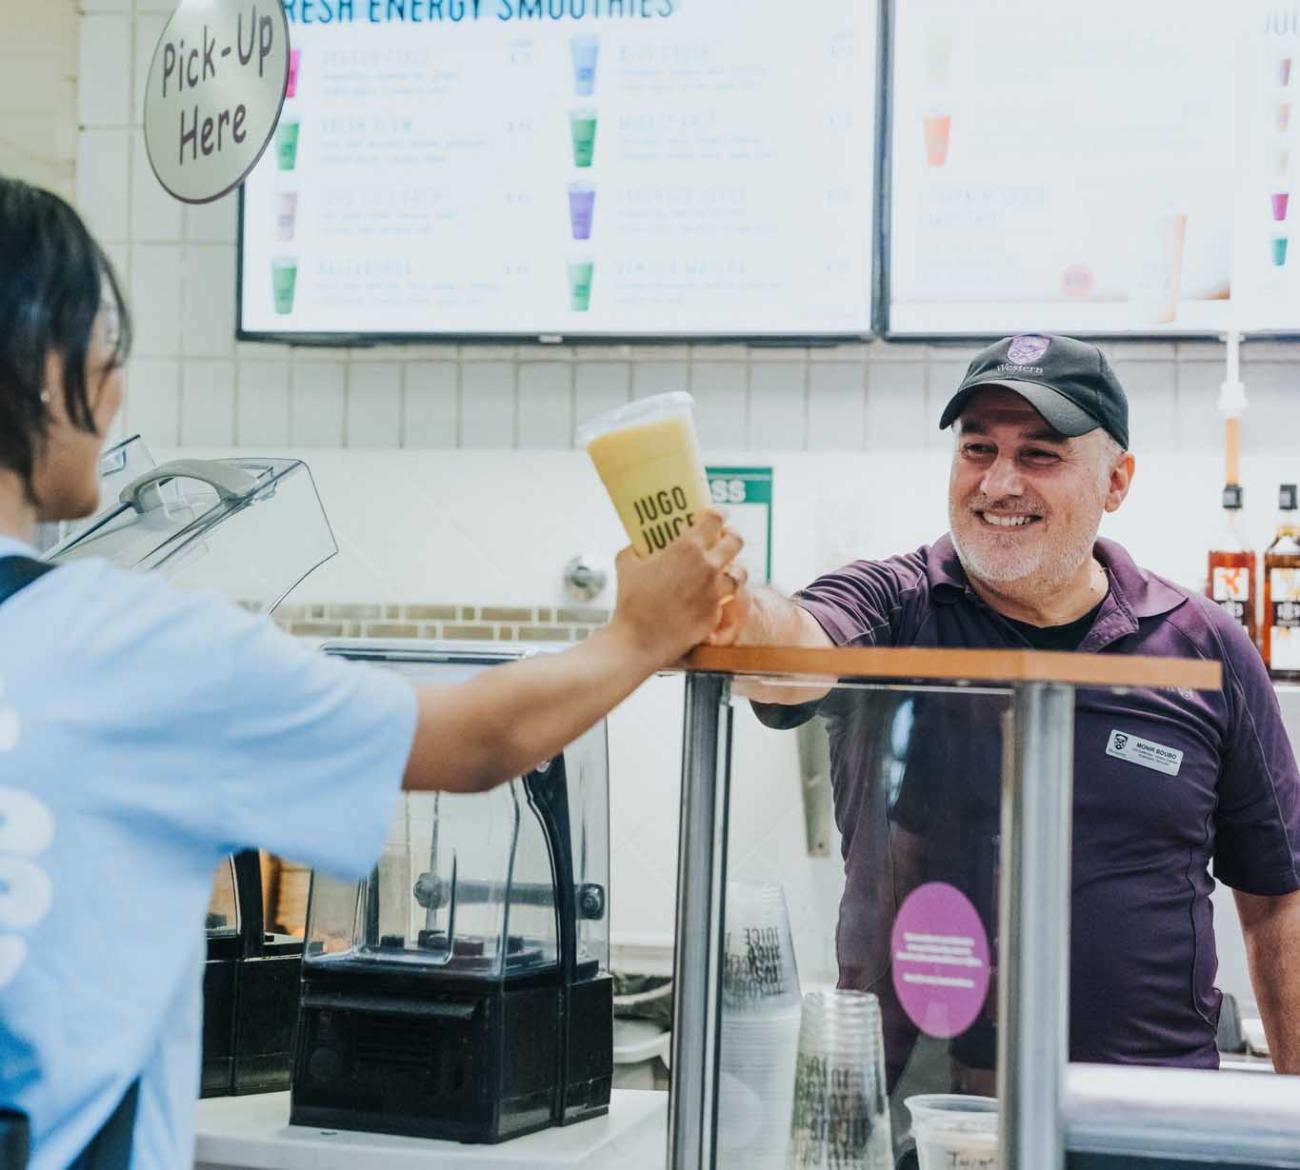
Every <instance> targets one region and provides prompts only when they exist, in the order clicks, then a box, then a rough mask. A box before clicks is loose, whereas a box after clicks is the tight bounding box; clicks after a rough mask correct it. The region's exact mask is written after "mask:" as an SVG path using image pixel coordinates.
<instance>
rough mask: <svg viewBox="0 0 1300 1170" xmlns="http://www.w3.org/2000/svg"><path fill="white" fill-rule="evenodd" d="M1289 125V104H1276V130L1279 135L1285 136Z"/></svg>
mask: <svg viewBox="0 0 1300 1170" xmlns="http://www.w3.org/2000/svg"><path fill="white" fill-rule="evenodd" d="M1290 125H1291V103H1290V102H1278V103H1277V129H1278V133H1279V134H1285V133H1286V132H1287V128H1288V127H1289V126H1290Z"/></svg>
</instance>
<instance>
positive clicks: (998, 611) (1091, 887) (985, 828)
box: [714, 335, 1300, 1090]
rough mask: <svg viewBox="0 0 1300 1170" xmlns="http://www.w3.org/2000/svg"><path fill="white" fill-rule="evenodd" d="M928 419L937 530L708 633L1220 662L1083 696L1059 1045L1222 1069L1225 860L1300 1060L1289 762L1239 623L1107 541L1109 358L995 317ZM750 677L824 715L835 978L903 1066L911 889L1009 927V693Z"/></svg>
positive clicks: (1296, 837) (1121, 469)
mask: <svg viewBox="0 0 1300 1170" xmlns="http://www.w3.org/2000/svg"><path fill="white" fill-rule="evenodd" d="M940 425H941V426H943V427H950V426H951V427H954V429H955V432H956V444H955V449H954V454H953V461H952V471H951V475H950V479H949V493H948V512H949V524H950V531H949V532H948V534H947V535H945V536H943V537H942V538H940V539H939V540H937V541H936V542H935V543H934V544H933V545H929V546H925V547H922V548H920V549H918V550H917V551H916V552H913V553H908V554H904V555H901V556H896V557H891V558H889V559H887V560H883V561H874V562H869V561H856V562H854V563H852V564H850V565H846V566H845V567H843V568H842V569H839V570H837V571H835V572H833V573H829V574H827V575H826V576H824V577H821V578H819V579H818V580H817V581H814V582H813V583H812V584H811V585H809V586H808V587H807V588H806V589H803V590H801V591H800V592H799V593H797V594H796V595H795V597H794V598H793V599H787V598H784V597H782V596H780V595H779V594H777V593H775V592H773V591H771V590H757V591H750V590H748V589H746V590H742V592H741V594H740V596H738V597H737V599H736V602H735V603H733V605H732V606H731V607H729V608H730V611H731V612H729V614H728V615H727V618H726V625H725V626H724V627H723V628H722V629H721V630H719V631H718V633H717V634H715V636H714V641H715V642H716V643H718V644H730V643H746V644H756V645H786V646H789V645H802V646H830V645H835V646H843V645H886V646H932V647H963V648H1022V649H1023V648H1026V647H1034V648H1039V649H1052V650H1078V651H1081V652H1090V653H1106V654H1145V655H1166V656H1180V657H1205V658H1214V659H1217V660H1219V661H1221V662H1222V663H1223V665H1224V688H1223V691H1222V692H1221V693H1213V694H1210V693H1206V694H1197V693H1193V692H1191V691H1154V690H1133V691H1130V692H1127V693H1125V694H1123V695H1115V694H1110V693H1103V692H1095V691H1086V690H1081V691H1080V692H1079V697H1078V703H1077V709H1076V716H1075V732H1076V734H1075V766H1074V774H1075V817H1074V829H1075V832H1074V848H1073V857H1072V864H1073V905H1072V919H1071V925H1072V948H1071V1059H1072V1060H1076V1061H1103V1062H1116V1063H1135V1064H1170V1065H1186V1066H1191V1067H1216V1066H1217V1064H1218V1054H1217V1049H1216V1044H1215V1031H1216V1023H1217V1020H1218V1014H1219V1005H1220V998H1221V997H1220V995H1219V992H1218V991H1217V990H1216V989H1215V987H1214V978H1215V972H1216V968H1217V959H1216V956H1215V949H1214V930H1213V912H1212V908H1211V904H1210V893H1211V891H1212V890H1213V888H1214V879H1213V878H1212V877H1211V876H1210V870H1211V866H1212V867H1213V873H1214V877H1217V878H1218V880H1220V881H1223V882H1226V883H1227V884H1228V885H1230V886H1232V887H1233V888H1234V890H1235V892H1236V898H1237V904H1238V908H1239V911H1240V914H1241V919H1242V925H1243V929H1244V931H1245V936H1246V944H1247V953H1248V957H1249V959H1250V965H1251V976H1252V981H1253V983H1254V987H1255V992H1256V997H1257V999H1258V1001H1259V1006H1260V1010H1261V1014H1262V1015H1263V1017H1264V1024H1265V1030H1266V1032H1267V1034H1268V1037H1269V1042H1270V1047H1271V1051H1272V1054H1273V1059H1274V1064H1275V1065H1276V1067H1277V1068H1278V1069H1279V1070H1281V1071H1286V1072H1300V893H1297V891H1300V772H1298V771H1297V767H1296V761H1295V757H1294V754H1293V752H1292V750H1291V747H1290V744H1289V742H1288V740H1287V737H1286V733H1285V730H1284V728H1283V725H1282V720H1281V714H1280V711H1279V709H1278V704H1277V698H1276V695H1275V694H1274V692H1273V689H1272V686H1271V684H1270V681H1269V679H1268V676H1267V673H1266V671H1265V670H1264V667H1263V664H1262V662H1261V660H1260V658H1259V655H1258V653H1257V652H1256V651H1255V648H1254V647H1253V646H1252V645H1251V644H1250V641H1249V639H1248V638H1247V637H1246V635H1245V634H1244V632H1243V631H1242V629H1241V627H1240V626H1239V625H1238V624H1237V623H1236V622H1235V621H1234V620H1232V619H1231V618H1229V617H1228V616H1227V615H1226V614H1225V613H1224V612H1223V611H1222V610H1220V609H1219V608H1218V607H1216V606H1215V605H1214V604H1212V603H1211V602H1209V601H1207V600H1206V599H1204V598H1202V597H1200V596H1197V595H1195V594H1192V593H1190V592H1189V591H1188V590H1185V589H1183V588H1181V587H1179V586H1177V585H1174V584H1172V583H1171V582H1169V581H1166V580H1164V579H1163V578H1160V577H1158V576H1156V575H1155V574H1153V573H1150V572H1147V571H1146V570H1143V569H1141V568H1139V567H1138V566H1137V565H1136V564H1135V563H1134V561H1133V560H1132V558H1131V557H1130V556H1129V554H1128V553H1127V552H1126V551H1125V550H1124V549H1123V548H1122V547H1120V546H1119V545H1118V544H1115V543H1114V542H1112V541H1108V540H1101V539H1098V537H1097V531H1098V528H1099V526H1100V522H1101V518H1102V516H1103V514H1104V513H1106V512H1113V511H1115V510H1116V509H1118V508H1119V507H1120V505H1121V504H1122V503H1123V502H1124V499H1125V497H1126V496H1127V494H1128V490H1129V485H1130V483H1131V482H1132V478H1133V473H1134V466H1135V461H1134V458H1133V455H1132V454H1131V453H1129V451H1128V450H1127V448H1128V442H1129V434H1128V404H1127V400H1126V398H1125V395H1124V391H1123V389H1122V387H1121V386H1120V384H1119V380H1118V379H1117V378H1116V376H1115V374H1114V371H1113V370H1112V369H1111V367H1110V365H1109V363H1108V362H1107V361H1106V358H1105V357H1104V355H1103V354H1102V353H1101V352H1100V351H1099V350H1098V349H1097V348H1096V347H1094V346H1092V345H1088V344H1086V343H1084V342H1080V341H1076V340H1074V339H1072V338H1066V337H1050V336H1038V335H1030V336H1019V337H1012V338H1005V339H1003V340H1002V341H1000V342H997V343H996V344H994V345H992V346H989V347H988V348H987V349H985V350H983V351H982V352H980V353H979V354H978V355H977V356H976V357H975V359H974V360H973V361H972V362H971V364H970V367H969V368H968V369H967V371H966V376H965V377H964V378H963V380H962V383H961V385H960V386H959V387H958V388H957V391H956V393H955V394H954V395H953V397H952V399H951V400H950V401H949V403H948V405H947V407H946V408H945V409H944V412H943V415H942V417H941V419H940ZM751 697H753V698H755V699H761V700H763V701H762V702H760V703H756V705H755V706H756V710H757V712H758V714H759V716H760V718H762V719H763V720H764V722H766V723H768V724H770V725H773V726H779V727H791V726H795V725H797V724H798V723H801V722H804V721H806V720H807V719H808V718H810V717H811V716H812V714H814V713H820V714H821V715H823V716H824V717H825V718H826V719H827V722H828V729H829V731H830V735H831V744H832V783H833V788H834V795H835V811H836V820H837V824H838V825H839V828H840V832H841V835H842V838H843V853H844V861H845V891H844V896H843V899H842V901H841V906H840V918H839V926H838V930H837V952H838V960H839V968H840V984H841V986H844V987H852V988H858V989H861V990H870V991H874V992H876V993H877V994H879V995H880V997H881V1000H882V1003H883V1005H884V1008H885V1018H886V1049H887V1063H888V1065H889V1071H890V1075H891V1080H896V1079H897V1078H898V1077H899V1076H900V1075H902V1073H903V1071H904V1068H905V1066H906V1064H907V1061H908V1058H909V1055H910V1054H911V1051H912V1044H913V1042H914V1040H915V1038H916V1035H917V1032H918V1030H920V1031H924V1030H925V1021H924V1020H921V1019H916V1018H914V1016H913V1014H912V1013H910V1012H909V1011H908V1009H907V1007H906V1005H905V1004H904V1003H902V1002H900V998H899V996H897V995H896V994H895V989H894V981H893V979H892V972H891V967H890V964H891V948H890V945H889V941H890V927H891V920H892V916H893V912H894V910H895V909H896V908H897V906H898V905H899V903H900V902H901V901H902V900H903V898H904V897H905V896H906V894H907V893H908V891H909V890H910V889H912V888H914V887H916V886H917V885H920V884H922V883H927V882H933V881H940V882H944V883H945V884H947V885H948V886H951V887H955V888H956V889H957V890H958V891H960V892H961V894H962V895H964V896H965V897H966V899H967V900H968V901H969V902H970V903H971V904H972V905H973V906H974V908H975V909H976V911H977V912H978V914H979V916H980V919H981V921H982V924H983V926H984V928H985V930H986V931H987V932H988V935H989V938H990V940H991V941H992V942H993V945H994V947H995V948H996V944H997V925H998V924H997V920H996V897H995V894H994V891H995V889H996V865H997V855H998V833H999V831H1000V830H999V821H998V778H999V774H1000V767H1001V735H1000V729H999V728H1000V725H999V715H1000V713H1001V711H1002V710H1003V707H1004V701H1003V700H1001V699H998V698H996V697H980V696H969V695H968V696H962V697H960V700H959V701H958V700H957V699H953V698H950V697H945V696H942V695H928V696H917V697H914V698H912V699H905V698H904V699H886V698H883V697H881V696H879V695H871V694H866V695H863V694H861V693H859V694H858V695H856V696H854V695H851V694H850V693H849V692H845V691H837V692H833V693H832V694H831V695H830V696H829V697H828V698H826V699H824V700H823V701H821V702H820V703H808V702H806V700H807V699H808V692H807V691H806V690H805V691H797V690H783V689H782V688H779V687H764V688H761V689H755V690H754V691H753V692H752V694H751ZM900 718H903V719H904V725H906V720H910V721H911V723H910V734H908V735H906V736H905V737H904V738H905V739H906V742H907V748H906V750H905V752H904V753H903V755H904V756H905V759H904V760H903V761H902V768H903V771H902V779H901V783H900V782H898V781H893V782H890V781H888V780H887V779H886V777H887V775H888V772H889V769H888V767H887V766H885V765H886V764H887V761H885V760H884V759H883V755H882V753H886V754H887V753H888V750H889V749H888V747H887V744H888V740H889V738H890V737H889V734H888V732H889V729H891V728H892V729H893V730H894V731H895V732H896V731H897V728H898V726H899V723H898V720H899V719H900ZM882 745H885V746H882ZM993 1029H994V1024H993V1019H992V1008H991V1001H990V1006H989V1008H988V1009H987V1010H986V1011H985V1012H984V1014H983V1016H982V1017H981V1018H979V1019H978V1020H976V1022H975V1023H974V1024H973V1025H971V1026H970V1027H969V1028H968V1029H966V1030H965V1031H963V1032H962V1034H961V1035H958V1036H955V1037H953V1038H952V1046H951V1055H952V1058H953V1064H952V1082H953V1087H955V1088H959V1089H967V1090H970V1089H981V1088H986V1087H987V1086H988V1085H989V1084H990V1083H991V1076H990V1075H988V1070H991V1069H992V1060H993V1052H994V1050H995V1044H994V1037H993Z"/></svg>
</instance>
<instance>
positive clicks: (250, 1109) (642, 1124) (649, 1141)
mask: <svg viewBox="0 0 1300 1170" xmlns="http://www.w3.org/2000/svg"><path fill="white" fill-rule="evenodd" d="M667 1129H668V1094H667V1093H651V1092H626V1091H620V1090H617V1089H616V1090H615V1091H614V1094H613V1097H612V1099H611V1101H610V1107H609V1114H608V1115H607V1116H605V1117H596V1118H592V1119H591V1120H590V1121H582V1122H579V1123H578V1124H577V1125H570V1126H565V1127H563V1128H555V1129H547V1130H543V1131H542V1132H540V1133H534V1134H529V1135H528V1136H527V1137H521V1138H516V1139H514V1140H513V1141H509V1142H502V1143H501V1144H500V1145H495V1146H484V1145H477V1146H471V1145H461V1144H460V1143H458V1142H439V1141H430V1140H428V1139H425V1138H410V1137H395V1136H393V1135H391V1134H377V1133H360V1132H353V1131H350V1130H329V1129H309V1128H306V1127H302V1126H296V1125H290V1124H289V1094H288V1093H264V1094H262V1095H260V1096H255V1097H219V1098H213V1099H212V1100H208V1101H200V1102H199V1109H198V1125H197V1141H196V1145H195V1170H372V1168H373V1170H381V1168H383V1170H388V1168H389V1167H392V1168H393V1170H402V1168H408V1170H524V1168H528V1170H545V1168H547V1167H551V1168H556V1170H558V1168H559V1167H565V1168H566V1170H663V1167H664V1165H665V1162H666V1156H665V1155H666V1151H667Z"/></svg>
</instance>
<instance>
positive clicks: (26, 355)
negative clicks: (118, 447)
mask: <svg viewBox="0 0 1300 1170" xmlns="http://www.w3.org/2000/svg"><path fill="white" fill-rule="evenodd" d="M105 302H107V303H108V304H109V305H110V306H112V307H114V308H116V310H117V315H118V321H119V323H120V324H119V329H118V337H117V343H116V346H115V348H114V352H113V356H112V359H111V363H110V366H109V370H106V371H105V373H108V372H110V371H111V370H112V369H115V368H117V367H119V366H120V365H121V364H122V363H123V362H124V361H125V360H126V355H127V353H128V351H129V350H130V344H131V343H130V335H131V329H130V319H129V316H128V314H127V308H126V302H125V300H124V298H123V296H122V289H121V286H120V285H119V283H118V280H117V276H116V275H115V274H114V272H113V266H112V264H110V263H109V260H108V257H107V256H105V255H104V251H103V249H102V248H100V246H99V245H98V244H97V243H96V242H95V240H94V238H93V237H92V236H91V234H90V233H89V232H88V231H87V230H86V225H85V224H83V223H82V222H81V217H80V216H78V215H77V213H76V212H75V211H73V209H72V208H71V207H69V206H68V204H67V203H65V202H64V201H63V200H62V199H60V198H59V197H58V196H57V195H52V194H51V193H50V192H49V191H42V190H39V189H38V188H36V187H31V186H29V185H28V184H26V183H22V182H19V181H18V180H16V179H6V178H4V177H3V176H0V467H6V468H8V469H9V470H11V471H14V472H16V473H17V474H18V476H19V477H20V478H21V479H22V481H23V484H24V487H25V489H26V492H27V495H28V498H29V499H33V500H34V496H33V490H32V475H33V473H34V470H35V466H36V461H37V458H38V457H39V455H40V451H41V448H42V446H43V445H44V442H45V437H46V433H47V430H48V427H49V417H50V416H49V410H48V406H47V402H48V399H46V398H44V397H43V394H44V393H49V394H55V393H57V392H58V390H59V387H56V386H48V387H47V386H46V385H45V363H46V358H47V356H48V355H49V354H50V353H56V354H58V356H59V357H60V358H61V359H62V362H63V387H62V391H63V397H64V402H65V403H66V406H67V412H68V418H69V419H70V420H71V421H72V423H73V424H74V425H75V426H77V427H80V428H81V429H82V430H85V431H91V432H93V431H94V429H95V420H94V416H93V415H92V413H91V410H90V399H89V397H88V394H87V386H86V354H87V351H88V350H89V348H90V342H91V337H92V335H93V331H94V326H95V321H96V319H97V318H98V317H99V312H100V308H101V307H102V306H103V305H104V304H105Z"/></svg>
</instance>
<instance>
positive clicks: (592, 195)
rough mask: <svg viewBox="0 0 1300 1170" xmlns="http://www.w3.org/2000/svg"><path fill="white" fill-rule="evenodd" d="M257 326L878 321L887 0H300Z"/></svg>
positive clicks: (416, 332)
mask: <svg viewBox="0 0 1300 1170" xmlns="http://www.w3.org/2000/svg"><path fill="white" fill-rule="evenodd" d="M284 8H285V12H286V14H287V16H288V18H289V22H290V31H291V44H292V54H291V66H290V79H289V88H288V97H287V100H286V103H285V109H284V114H283V115H282V118H281V122H280V125H279V128H278V132H277V137H276V141H275V143H274V145H273V148H272V149H271V150H269V151H268V152H267V155H266V156H265V157H264V158H263V160H262V162H261V163H260V164H259V165H258V167H257V169H256V170H255V171H254V172H253V174H252V175H251V176H250V177H249V179H248V181H247V183H246V184H245V188H244V194H243V200H242V214H241V228H240V241H241V257H240V263H241V269H240V281H241V287H240V330H241V334H242V335H244V336H254V337H256V336H268V337H269V336H286V335H288V336H293V335H317V336H320V335H347V336H354V337H355V336H372V337H382V336H384V335H388V336H428V335H443V336H445V335H454V336H476V335H477V336H554V337H572V338H578V337H626V338H635V337H662V336H681V337H690V336H694V335H706V336H735V337H765V336H770V337H802V336H860V335H864V334H867V333H868V332H869V331H870V329H871V308H872V306H871V287H872V275H871V265H872V234H873V233H872V223H873V203H874V191H873V182H874V158H875V139H876V134H875V112H874V111H875V104H876V92H875V91H876V86H877V74H876V68H877V58H878V53H877V28H876V22H877V11H876V3H875V0H870V2H867V0H818V2H817V3H816V4H813V5H808V6H794V5H791V4H789V3H788V2H786V0H751V2H749V3H746V4H744V5H737V4H736V3H735V2H734V0H355V2H351V0H286V2H285V4H284Z"/></svg>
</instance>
